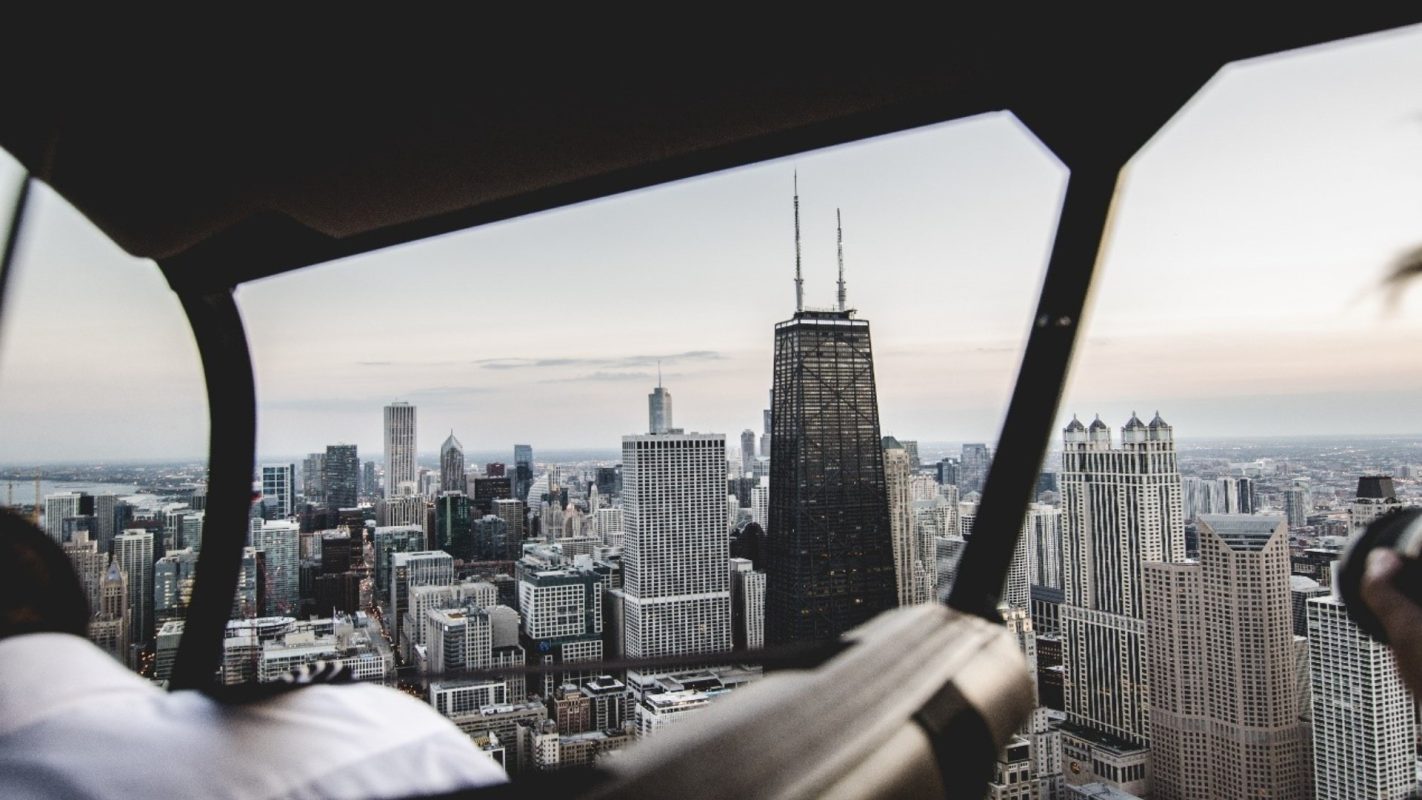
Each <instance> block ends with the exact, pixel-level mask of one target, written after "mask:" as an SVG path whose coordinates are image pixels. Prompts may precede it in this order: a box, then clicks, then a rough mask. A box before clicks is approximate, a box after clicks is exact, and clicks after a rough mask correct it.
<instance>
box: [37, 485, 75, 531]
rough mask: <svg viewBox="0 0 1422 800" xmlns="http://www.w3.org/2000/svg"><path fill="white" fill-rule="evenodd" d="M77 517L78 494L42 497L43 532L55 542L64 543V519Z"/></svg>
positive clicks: (63, 493) (69, 493)
mask: <svg viewBox="0 0 1422 800" xmlns="http://www.w3.org/2000/svg"><path fill="white" fill-rule="evenodd" d="M77 516H79V493H78V492H61V493H59V494H47V495H45V496H44V532H45V533H47V534H49V538H51V539H53V540H55V541H56V542H61V543H62V542H63V541H64V518H65V517H77Z"/></svg>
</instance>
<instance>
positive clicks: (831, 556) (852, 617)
mask: <svg viewBox="0 0 1422 800" xmlns="http://www.w3.org/2000/svg"><path fill="white" fill-rule="evenodd" d="M795 206H796V222H795V227H796V237H795V238H796V254H795V260H796V264H795V290H796V291H795V295H796V297H795V299H796V311H795V316H794V318H792V319H790V320H787V321H785V322H781V323H779V324H778V325H776V326H775V375H774V384H773V387H772V392H771V420H772V422H773V425H772V427H771V432H770V527H769V530H767V531H766V542H765V569H766V573H767V580H766V598H765V616H766V644H783V643H786V642H792V641H797V640H800V641H803V640H809V639H823V638H828V637H833V636H837V635H839V634H840V633H843V632H844V631H846V630H848V629H850V628H852V627H854V626H855V625H858V624H859V623H861V622H864V621H865V620H868V619H869V618H871V617H873V616H874V615H876V614H878V613H880V612H881V611H885V610H887V609H889V608H892V607H894V606H896V605H897V604H898V589H897V584H896V582H895V578H894V559H893V544H892V539H891V536H890V530H889V499H888V491H887V489H886V487H885V481H884V453H883V449H882V446H881V444H880V441H881V440H880V437H879V405H878V400H877V396H876V394H875V389H874V359H873V356H872V354H871V352H870V342H869V323H868V322H867V321H866V320H862V319H855V318H854V311H852V310H849V309H846V308H845V299H844V269H843V259H842V258H841V261H840V282H839V303H838V308H837V309H834V310H828V311H813V310H805V309H804V308H803V303H802V292H801V280H800V264H799V197H798V194H797V197H796V201H795Z"/></svg>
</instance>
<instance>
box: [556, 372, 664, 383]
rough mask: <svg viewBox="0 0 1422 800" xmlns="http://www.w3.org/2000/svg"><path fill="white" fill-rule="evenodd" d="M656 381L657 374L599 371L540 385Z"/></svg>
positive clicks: (557, 379)
mask: <svg viewBox="0 0 1422 800" xmlns="http://www.w3.org/2000/svg"><path fill="white" fill-rule="evenodd" d="M680 377H683V376H682V374H681V373H679V372H668V373H665V374H664V375H662V378H663V379H666V378H680ZM656 379H657V374H656V373H655V372H604V371H599V372H590V373H588V374H586V375H575V376H573V377H570V378H549V379H547V380H543V381H539V383H585V382H603V383H622V382H625V381H648V382H651V381H655V380H656Z"/></svg>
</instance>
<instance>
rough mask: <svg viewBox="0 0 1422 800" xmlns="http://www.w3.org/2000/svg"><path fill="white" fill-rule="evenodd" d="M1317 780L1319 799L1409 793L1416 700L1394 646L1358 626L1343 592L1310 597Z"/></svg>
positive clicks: (1412, 782)
mask: <svg viewBox="0 0 1422 800" xmlns="http://www.w3.org/2000/svg"><path fill="white" fill-rule="evenodd" d="M1308 651H1309V675H1310V684H1311V688H1312V692H1313V783H1314V792H1315V796H1316V797H1319V798H1325V797H1326V798H1330V800H1331V799H1332V798H1339V799H1340V800H1351V798H1375V797H1408V796H1410V793H1411V792H1412V790H1413V789H1414V788H1415V786H1416V777H1415V776H1414V774H1413V770H1414V765H1413V758H1414V756H1413V748H1414V746H1415V738H1414V737H1415V729H1414V724H1415V723H1414V720H1413V702H1412V697H1411V695H1409V694H1408V692H1407V687H1406V686H1404V685H1403V683H1402V678H1401V677H1400V676H1399V675H1398V674H1397V665H1396V663H1395V662H1394V661H1393V658H1392V653H1391V652H1390V651H1389V649H1388V647H1387V645H1384V644H1379V643H1378V642H1376V641H1374V640H1373V639H1372V637H1370V636H1368V635H1367V634H1366V633H1363V632H1362V631H1360V630H1359V629H1358V626H1356V625H1354V624H1353V621H1352V620H1350V619H1349V618H1348V610H1347V609H1346V608H1345V607H1344V606H1343V601H1341V600H1339V599H1338V598H1337V597H1336V596H1328V597H1315V598H1313V599H1312V600H1309V601H1308Z"/></svg>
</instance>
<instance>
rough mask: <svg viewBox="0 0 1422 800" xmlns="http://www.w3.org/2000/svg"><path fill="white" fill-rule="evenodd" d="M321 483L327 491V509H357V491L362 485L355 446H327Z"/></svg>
mask: <svg viewBox="0 0 1422 800" xmlns="http://www.w3.org/2000/svg"><path fill="white" fill-rule="evenodd" d="M321 483H322V484H323V485H324V487H325V489H326V507H327V508H333V509H341V508H355V505H356V489H357V487H358V486H359V485H360V458H359V457H358V456H357V455H356V446H355V445H353V444H329V445H326V461H325V465H324V466H323V467H322V469H321Z"/></svg>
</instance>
